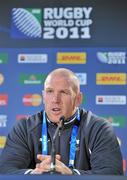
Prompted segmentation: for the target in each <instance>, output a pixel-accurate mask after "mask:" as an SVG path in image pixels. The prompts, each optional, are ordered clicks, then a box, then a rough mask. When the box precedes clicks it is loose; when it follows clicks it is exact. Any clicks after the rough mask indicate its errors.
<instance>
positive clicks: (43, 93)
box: [42, 90, 45, 104]
mask: <svg viewBox="0 0 127 180" xmlns="http://www.w3.org/2000/svg"><path fill="white" fill-rule="evenodd" d="M44 99H45V98H44V90H42V102H43V104H44Z"/></svg>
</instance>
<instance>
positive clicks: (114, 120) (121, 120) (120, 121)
mask: <svg viewBox="0 0 127 180" xmlns="http://www.w3.org/2000/svg"><path fill="white" fill-rule="evenodd" d="M103 117H105V118H106V119H107V120H108V121H109V122H110V123H111V124H112V126H114V127H119V128H123V127H125V125H126V117H125V116H107V117H106V116H103Z"/></svg>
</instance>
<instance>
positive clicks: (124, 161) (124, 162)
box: [123, 159, 126, 172]
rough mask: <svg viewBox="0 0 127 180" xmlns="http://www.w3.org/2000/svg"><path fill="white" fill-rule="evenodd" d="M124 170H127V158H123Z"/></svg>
mask: <svg viewBox="0 0 127 180" xmlns="http://www.w3.org/2000/svg"><path fill="white" fill-rule="evenodd" d="M123 171H124V172H125V171H126V160H125V159H123Z"/></svg>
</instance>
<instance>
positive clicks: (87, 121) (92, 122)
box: [81, 109, 111, 128]
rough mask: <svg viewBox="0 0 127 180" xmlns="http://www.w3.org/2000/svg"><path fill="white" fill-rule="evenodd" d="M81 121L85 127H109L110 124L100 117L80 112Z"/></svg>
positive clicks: (87, 112)
mask: <svg viewBox="0 0 127 180" xmlns="http://www.w3.org/2000/svg"><path fill="white" fill-rule="evenodd" d="M81 119H82V121H84V125H85V127H87V128H88V127H91V126H92V127H93V126H96V127H100V126H111V123H109V122H108V120H107V119H105V118H104V117H101V116H99V115H97V114H95V113H93V112H92V111H86V110H84V109H82V110H81Z"/></svg>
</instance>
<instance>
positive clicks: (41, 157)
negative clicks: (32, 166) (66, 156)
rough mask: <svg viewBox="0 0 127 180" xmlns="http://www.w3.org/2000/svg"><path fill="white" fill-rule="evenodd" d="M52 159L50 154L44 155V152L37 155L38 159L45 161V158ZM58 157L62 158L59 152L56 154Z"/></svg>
mask: <svg viewBox="0 0 127 180" xmlns="http://www.w3.org/2000/svg"><path fill="white" fill-rule="evenodd" d="M47 158H48V159H51V156H50V155H42V154H38V155H37V159H38V160H40V161H43V160H45V159H47ZM56 159H58V160H60V159H61V156H60V155H59V154H57V155H56Z"/></svg>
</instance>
